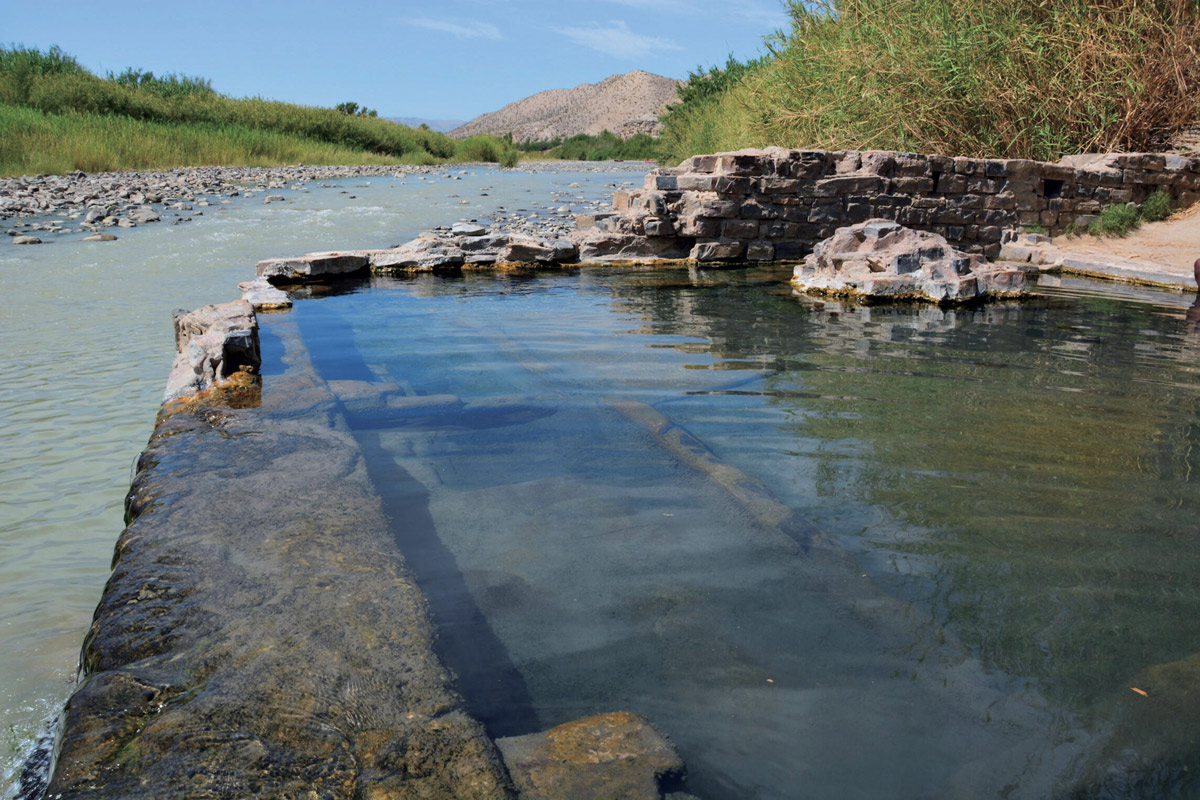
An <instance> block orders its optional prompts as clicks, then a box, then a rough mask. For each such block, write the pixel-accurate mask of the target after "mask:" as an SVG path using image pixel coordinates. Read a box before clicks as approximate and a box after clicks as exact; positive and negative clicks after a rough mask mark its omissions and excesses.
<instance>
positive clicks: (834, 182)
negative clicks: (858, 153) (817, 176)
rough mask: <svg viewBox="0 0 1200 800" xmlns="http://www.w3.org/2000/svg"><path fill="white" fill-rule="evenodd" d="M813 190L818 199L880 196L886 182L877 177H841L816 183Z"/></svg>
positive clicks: (824, 179) (885, 188)
mask: <svg viewBox="0 0 1200 800" xmlns="http://www.w3.org/2000/svg"><path fill="white" fill-rule="evenodd" d="M814 189H815V190H816V194H817V196H818V197H829V196H831V195H846V194H882V193H884V192H885V191H887V181H886V180H884V179H883V178H881V177H879V176H878V175H841V176H838V177H834V178H823V179H822V180H819V181H817V183H816V186H815V187H814Z"/></svg>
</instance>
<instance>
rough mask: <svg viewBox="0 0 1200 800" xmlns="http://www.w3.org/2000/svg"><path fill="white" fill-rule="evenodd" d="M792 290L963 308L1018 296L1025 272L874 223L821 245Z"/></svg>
mask: <svg viewBox="0 0 1200 800" xmlns="http://www.w3.org/2000/svg"><path fill="white" fill-rule="evenodd" d="M792 285H793V286H794V287H796V288H797V289H800V290H802V291H805V292H810V293H812V294H829V295H841V296H850V297H861V298H880V297H882V298H889V299H897V300H899V299H905V300H925V301H930V302H934V303H964V302H970V301H972V300H976V299H980V298H985V297H1004V296H1016V295H1019V294H1020V293H1021V292H1022V291H1023V290H1024V288H1025V273H1024V272H1022V271H1021V270H1019V269H1012V268H1010V267H1008V266H1004V265H992V264H989V263H988V262H987V261H986V260H985V259H983V258H982V257H981V256H976V255H969V254H967V253H963V252H960V251H958V250H955V249H954V248H952V247H951V246H950V245H949V243H948V242H947V241H946V239H945V238H944V237H942V236H939V235H937V234H935V233H929V232H927V231H915V230H912V229H910V228H905V227H904V226H902V225H900V224H899V223H896V222H891V221H889V220H883V219H872V220H867V221H866V222H861V223H859V224H857V225H851V226H849V227H846V228H839V229H838V230H837V232H836V233H834V235H833V236H831V237H829V238H828V239H825V240H824V241H822V242H820V243H819V244H817V246H816V247H815V248H814V249H813V252H812V253H811V254H810V255H809V256H808V258H806V259H805V260H804V263H803V264H799V265H797V266H796V269H795V272H794V274H793V277H792Z"/></svg>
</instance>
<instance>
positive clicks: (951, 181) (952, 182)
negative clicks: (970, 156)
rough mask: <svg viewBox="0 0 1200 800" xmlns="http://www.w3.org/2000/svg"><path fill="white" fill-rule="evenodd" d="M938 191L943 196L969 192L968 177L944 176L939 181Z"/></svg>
mask: <svg viewBox="0 0 1200 800" xmlns="http://www.w3.org/2000/svg"><path fill="white" fill-rule="evenodd" d="M937 191H938V192H939V193H941V194H963V193H965V192H966V191H967V176H966V175H958V174H953V175H947V174H943V175H942V176H941V177H940V178H939V179H938V185H937Z"/></svg>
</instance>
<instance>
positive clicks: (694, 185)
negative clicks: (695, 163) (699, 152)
mask: <svg viewBox="0 0 1200 800" xmlns="http://www.w3.org/2000/svg"><path fill="white" fill-rule="evenodd" d="M717 180H718V176H716V175H700V174H695V173H691V174H688V175H680V176H679V177H677V178H676V179H675V186H676V188H677V189H679V190H680V191H683V192H711V191H713V190H714V189H716V188H717Z"/></svg>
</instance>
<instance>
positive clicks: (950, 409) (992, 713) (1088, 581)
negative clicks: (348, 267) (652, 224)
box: [264, 269, 1200, 799]
mask: <svg viewBox="0 0 1200 800" xmlns="http://www.w3.org/2000/svg"><path fill="white" fill-rule="evenodd" d="M785 277H786V275H785V274H783V273H778V272H776V273H770V272H755V271H732V272H700V271H692V272H688V271H682V270H680V271H665V272H663V271H624V272H622V271H612V270H603V269H584V270H580V271H570V272H565V273H543V274H538V275H528V276H512V275H508V276H485V275H476V276H469V277H464V278H459V279H448V278H434V277H429V276H426V277H420V278H414V279H397V280H379V279H376V280H374V281H373V282H372V285H370V286H369V287H363V288H362V289H361V290H359V291H353V292H350V293H347V294H343V295H339V296H333V297H326V298H323V299H319V300H308V301H304V302H302V303H299V304H298V305H297V306H296V308H295V309H294V310H293V311H292V312H291V314H292V317H291V321H292V322H294V323H295V324H296V325H298V326H299V329H300V330H301V331H302V333H303V335H304V338H305V341H306V344H307V346H308V348H309V350H310V353H311V355H312V357H313V361H314V363H315V365H316V368H317V370H318V372H319V373H320V374H321V375H322V377H323V378H325V379H326V380H328V381H360V382H367V383H371V384H376V385H379V386H390V387H392V388H391V389H389V390H388V392H390V394H389V395H388V396H390V397H391V400H388V401H386V402H385V401H383V400H381V401H379V402H377V403H375V404H373V405H367V406H363V405H362V404H361V403H357V402H356V403H355V404H354V405H353V407H351V406H349V405H348V406H347V409H346V413H347V420H348V422H349V424H350V426H351V428H352V429H353V430H354V432H355V436H356V438H357V440H358V442H359V444H360V446H361V448H362V450H363V452H364V454H365V457H366V459H367V462H368V465H369V468H370V472H371V476H372V479H373V480H374V482H375V484H376V487H377V489H378V490H379V492H380V494H381V495H382V496H383V497H384V501H385V506H386V508H387V510H388V512H389V514H390V515H391V518H392V520H393V527H394V532H395V535H396V537H397V539H398V541H399V543H400V546H401V548H402V550H403V551H404V553H405V555H406V557H407V558H408V559H409V560H410V562H411V564H412V566H413V568H414V570H415V571H416V573H417V575H418V577H419V579H420V581H421V582H422V585H423V588H424V589H425V591H426V592H427V594H428V595H429V597H430V601H431V607H432V611H433V614H434V617H435V620H436V622H437V623H438V625H439V627H440V629H441V636H442V639H441V648H442V651H443V655H444V657H445V658H446V660H447V661H448V663H449V664H450V666H451V667H453V668H454V669H455V670H456V671H457V672H458V674H459V676H460V679H461V687H462V689H463V691H464V693H465V694H466V696H467V699H468V702H469V704H470V705H471V707H472V709H473V711H474V712H475V713H476V714H477V715H478V716H479V717H480V718H481V719H483V720H484V721H485V723H486V724H487V725H488V726H489V729H490V730H491V732H492V733H493V734H494V735H497V736H503V735H513V734H521V733H527V732H530V731H532V730H539V729H544V728H547V727H549V726H552V725H555V724H559V723H562V722H566V721H569V720H572V719H575V718H578V717H580V716H583V715H586V714H591V713H598V712H604V711H614V710H628V711H635V712H639V713H643V714H645V715H646V716H648V717H649V718H650V719H651V720H653V721H654V722H655V723H656V724H657V725H658V726H660V727H661V728H662V729H663V730H664V731H665V732H666V733H667V734H669V735H670V737H671V738H672V739H673V740H674V741H675V742H676V744H677V745H678V747H679V749H680V751H681V754H682V755H683V757H684V759H685V760H686V761H687V763H688V766H689V770H690V773H691V780H690V781H689V785H690V788H691V791H693V792H695V793H696V794H697V795H699V796H701V797H705V798H710V799H712V798H801V797H837V798H926V797H930V798H932V797H937V798H945V797H971V798H975V797H1011V798H1017V797H1029V798H1042V797H1056V796H1057V797H1131V796H1133V797H1163V796H1188V795H1189V793H1195V792H1200V784H1197V783H1196V780H1197V779H1196V778H1195V775H1196V772H1195V769H1196V766H1197V759H1196V747H1195V741H1196V739H1195V731H1196V730H1197V727H1196V725H1197V724H1200V703H1198V701H1197V699H1196V692H1195V689H1194V686H1195V683H1194V681H1195V679H1196V678H1197V677H1198V676H1200V658H1198V657H1197V655H1196V654H1197V653H1200V591H1198V584H1197V581H1196V580H1195V576H1196V574H1197V573H1198V567H1200V563H1198V562H1200V549H1198V548H1197V544H1198V542H1197V538H1198V535H1200V526H1197V524H1196V515H1197V508H1198V503H1197V501H1198V500H1200V491H1198V483H1197V481H1198V477H1197V476H1198V474H1200V470H1198V468H1200V425H1198V423H1200V369H1198V367H1200V334H1198V333H1197V332H1196V330H1195V326H1194V323H1193V322H1190V321H1189V319H1188V317H1189V312H1188V308H1187V303H1188V302H1189V301H1190V298H1183V297H1180V296H1178V295H1170V294H1159V293H1155V292H1148V291H1136V290H1129V291H1125V292H1122V290H1120V289H1117V288H1113V287H1106V288H1105V290H1104V291H1097V290H1096V289H1095V288H1094V285H1093V284H1088V283H1086V282H1072V281H1069V280H1057V281H1056V280H1049V279H1048V280H1047V281H1045V282H1044V283H1043V286H1042V287H1041V289H1040V290H1039V294H1038V296H1037V297H1036V298H1035V299H1033V300H1031V301H1029V302H1026V303H1022V304H1007V305H1000V306H993V307H987V308H982V309H976V310H962V311H943V310H938V309H930V308H919V307H902V308H898V309H888V308H862V307H857V308H856V307H850V306H845V307H843V306H842V305H840V304H837V303H820V302H814V301H811V300H807V299H801V298H797V297H794V296H792V294H791V292H790V291H789V290H788V289H787V288H786V284H785V283H784V282H783V279H784V278H785ZM1195 313H1196V312H1195V311H1194V310H1193V311H1192V312H1191V316H1193V317H1194V316H1195ZM289 324H291V322H289ZM264 337H265V339H266V340H267V346H268V349H269V348H270V340H271V337H272V333H271V321H270V318H268V319H267V321H266V324H265V328H264ZM268 379H269V378H268ZM648 420H649V421H650V422H647V421H648ZM671 432H674V433H675V434H676V435H675V438H674V439H672V435H671ZM680 436H682V438H680ZM672 441H674V442H676V446H675V447H674V448H673V447H672V446H671V442H672ZM680 441H682V442H684V443H685V445H686V446H685V447H684V449H682V450H681V449H680V448H679V447H678V442H680ZM688 453H691V454H693V455H695V454H696V453H700V454H701V456H702V457H701V458H693V457H692V456H689V455H688ZM747 485H749V486H752V487H754V488H755V492H758V495H756V496H757V497H758V499H759V500H762V498H763V497H764V496H765V497H767V499H768V501H769V502H768V503H767V507H768V511H767V512H763V506H762V504H761V503H758V505H756V501H755V499H754V497H751V498H750V499H749V500H748V499H747V495H746V492H744V491H743V492H741V493H740V494H739V492H738V491H736V487H737V486H743V487H744V486H747ZM731 486H733V487H735V490H731V489H730V488H729V487H731ZM751 494H753V493H751ZM771 503H774V504H775V505H773V506H772V505H771ZM780 507H783V508H786V509H787V510H788V511H789V512H790V513H791V514H792V515H793V517H792V518H790V521H789V522H788V523H787V524H783V523H780V522H779V520H778V519H777V518H775V517H772V516H771V513H770V508H780ZM1134 689H1139V690H1141V691H1133V690H1134Z"/></svg>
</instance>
